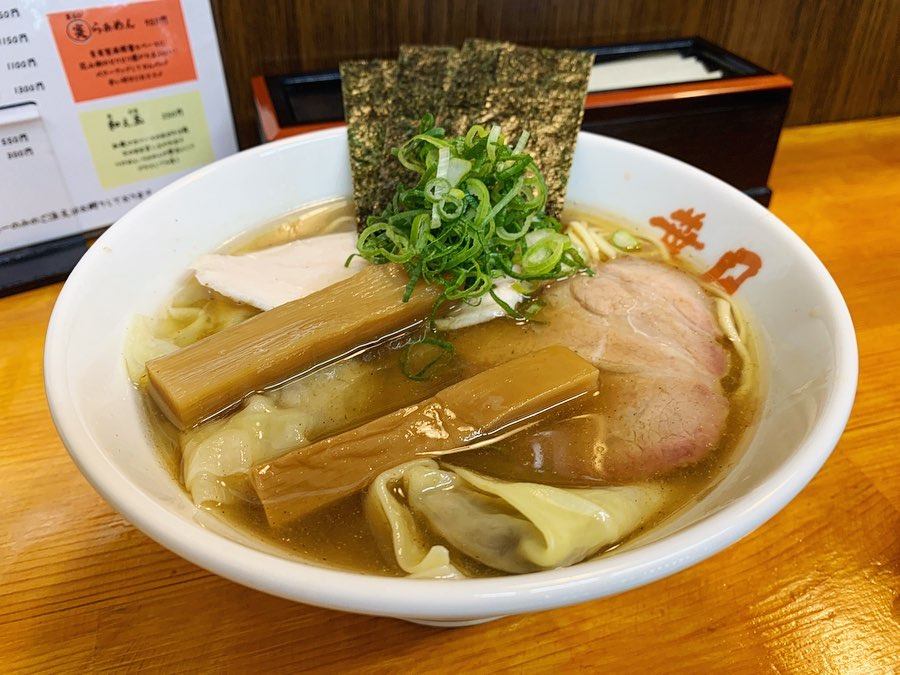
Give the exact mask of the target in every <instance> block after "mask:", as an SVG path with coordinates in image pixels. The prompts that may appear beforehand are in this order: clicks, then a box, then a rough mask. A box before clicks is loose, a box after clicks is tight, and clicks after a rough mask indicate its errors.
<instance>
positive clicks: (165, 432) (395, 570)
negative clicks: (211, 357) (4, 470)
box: [140, 200, 759, 576]
mask: <svg viewBox="0 0 900 675" xmlns="http://www.w3.org/2000/svg"><path fill="white" fill-rule="evenodd" d="M352 212H353V211H352V204H351V203H349V202H348V201H347V200H337V201H335V202H330V203H326V204H320V205H316V206H313V207H310V208H307V209H303V210H300V211H298V212H296V213H293V214H291V215H289V216H288V217H285V218H283V219H280V220H279V221H277V222H275V223H268V224H266V225H264V226H262V227H260V228H257V229H254V230H253V231H251V232H250V233H248V234H247V235H244V236H243V237H241V238H239V239H237V240H234V241H232V242H230V243H229V244H227V245H226V246H225V247H223V252H228V253H244V252H249V251H253V250H259V249H261V248H266V247H269V246H273V245H277V244H281V243H285V242H287V241H291V240H294V239H297V238H302V237H307V236H315V235H316V234H319V233H325V232H328V231H333V230H334V229H336V228H347V227H352V225H351V223H352ZM576 217H577V218H578V219H579V220H582V221H586V222H587V223H588V224H589V225H590V226H592V227H596V228H598V229H600V230H603V231H613V230H615V229H618V228H621V227H623V226H624V227H626V228H627V223H623V221H621V220H619V219H612V218H609V217H607V216H602V215H598V214H590V213H584V212H569V213H567V214H564V217H563V219H562V220H563V222H567V219H571V218H576ZM645 242H646V240H645ZM643 249H644V251H643V253H639V255H644V256H646V257H649V258H653V259H658V258H659V257H660V256H659V254H658V249H657V248H656V247H655V246H650V245H646V246H644V247H643ZM678 266H679V267H680V268H681V269H682V270H683V271H686V272H688V273H690V274H692V275H693V276H695V278H696V274H695V273H694V270H691V269H689V268H688V267H686V265H685V264H684V263H683V262H680V263H678ZM187 287H188V288H187V290H188V291H189V292H188V293H187V295H189V296H194V297H195V298H196V300H194V301H193V302H192V303H191V306H196V307H202V309H203V311H204V312H205V314H206V315H207V316H208V317H209V321H207V324H208V328H207V329H206V330H204V331H202V332H200V333H198V334H197V335H196V336H194V337H195V338H196V339H199V338H201V337H205V336H206V335H208V334H212V333H213V332H216V331H217V330H219V329H221V328H222V327H224V326H225V325H228V323H230V322H233V321H234V320H235V319H234V317H235V316H237V317H239V318H248V317H249V316H252V315H253V314H255V313H256V312H257V310H254V309H252V308H249V307H246V306H244V305H240V304H239V303H236V302H234V301H232V300H230V299H229V298H226V297H224V296H222V295H220V294H218V293H216V292H214V291H210V290H207V289H201V287H200V286H199V284H197V282H196V281H193V280H192V281H189V282H188V283H187ZM182 290H185V289H182ZM541 318H542V320H543V321H545V322H546V323H542V324H537V325H534V326H532V325H524V324H522V323H516V322H514V321H513V320H512V319H507V318H502V319H495V320H494V321H492V322H491V323H489V324H481V325H477V326H472V327H470V328H463V329H460V330H458V331H454V333H455V335H454V337H453V339H459V340H465V339H510V336H513V337H514V336H515V334H516V331H528V330H551V329H552V316H549V317H548V316H546V315H545V316H542V317H541ZM493 333H496V334H497V335H494V337H491V335H492V334H493ZM498 335H499V337H498ZM404 344H405V342H404V340H403V339H395V340H393V341H392V342H390V343H388V344H382V345H380V346H378V347H375V348H372V349H370V350H368V351H367V352H365V353H363V354H362V355H360V356H358V357H354V358H357V359H359V360H360V361H362V362H363V363H365V365H366V367H367V368H368V369H369V370H370V372H371V377H367V379H366V383H367V389H366V395H365V397H364V398H363V399H362V400H361V401H360V400H356V401H355V402H354V404H353V407H352V409H347V410H342V411H339V413H337V414H335V415H334V419H333V420H326V421H324V423H323V424H322V425H320V426H319V429H318V434H317V435H316V436H314V437H312V438H310V439H309V440H310V441H315V440H317V438H318V437H323V436H328V435H333V434H335V433H338V432H340V431H343V430H346V429H347V428H350V427H354V426H358V425H359V424H362V423H364V422H367V421H369V420H371V419H374V418H376V417H379V416H381V415H384V414H387V413H389V412H392V411H394V410H397V409H398V408H401V407H403V406H405V405H409V404H411V403H414V402H417V401H420V400H423V399H425V398H428V397H429V396H431V395H433V394H434V393H435V392H437V391H439V390H440V389H442V388H444V387H446V386H448V385H449V384H452V383H454V382H457V381H459V380H460V379H463V378H465V377H468V376H470V375H472V374H474V372H476V371H477V368H476V367H475V366H473V365H472V364H470V363H468V362H467V361H466V359H465V357H459V356H457V357H455V358H454V360H453V361H452V363H451V364H450V365H448V366H447V367H444V368H442V369H440V370H439V371H438V372H437V373H436V374H435V376H434V377H433V378H431V379H429V380H427V381H423V382H417V381H412V380H410V379H408V378H407V377H406V376H405V375H404V374H403V373H402V372H401V368H400V353H401V349H402V347H403V346H404ZM722 345H723V346H724V347H725V349H726V350H727V353H728V357H729V364H730V365H729V371H728V373H727V375H726V376H725V377H724V378H723V379H722V386H723V389H724V391H725V393H726V395H727V396H728V398H729V413H728V417H727V423H726V429H725V432H724V434H723V435H722V437H721V439H720V442H719V444H718V445H717V447H716V448H715V449H713V451H712V452H710V453H709V455H708V456H707V457H706V458H705V459H704V460H702V461H701V462H699V463H697V464H695V465H693V466H690V467H688V468H685V469H679V470H676V471H673V472H670V473H668V474H666V475H665V476H663V477H662V480H664V481H665V483H666V484H667V486H668V494H669V497H668V500H667V506H666V508H665V510H663V511H662V512H660V513H659V514H657V515H656V516H655V517H654V518H653V519H652V520H651V521H650V522H648V523H646V524H645V525H644V526H643V527H641V528H639V529H638V530H637V531H636V532H634V533H632V534H631V535H630V536H629V537H628V538H627V539H626V540H625V541H623V542H619V543H618V544H616V545H614V546H612V547H609V548H608V549H606V550H605V551H601V552H600V553H599V554H598V555H603V554H604V553H606V552H608V551H609V550H611V549H612V548H617V547H619V546H621V545H622V544H624V543H625V542H626V541H629V540H631V539H634V538H635V537H639V536H641V535H642V534H643V533H644V532H646V531H648V530H649V529H652V528H654V527H656V526H657V525H659V524H660V523H661V522H663V521H665V520H666V519H669V518H671V517H672V516H673V514H675V513H677V512H679V511H680V510H682V509H683V508H685V506H687V505H688V504H690V503H693V502H694V501H696V500H697V499H698V498H700V497H701V496H702V495H704V494H705V493H706V492H708V491H709V490H710V489H711V488H712V487H713V486H714V485H715V483H716V481H717V479H718V478H719V477H720V476H721V475H722V474H723V473H724V472H725V471H726V470H727V469H728V467H729V466H731V465H732V464H733V463H734V461H735V460H736V458H737V456H738V455H739V452H740V450H741V449H742V448H743V446H744V444H745V441H746V438H747V436H748V430H749V429H750V428H751V426H752V424H753V423H754V421H755V418H756V415H757V409H758V400H759V383H758V382H757V381H756V379H757V372H758V364H757V363H756V359H757V357H756V355H755V350H753V348H752V341H751V345H750V347H751V351H750V354H751V356H752V360H751V362H750V363H744V362H743V360H742V358H741V357H740V355H739V354H738V353H736V351H735V349H734V346H733V345H732V343H731V342H730V341H728V340H725V339H723V340H722ZM181 346H183V345H181ZM600 376H601V381H602V377H603V373H602V370H601V375H600ZM747 378H750V379H751V380H752V381H753V382H752V386H749V387H748V386H746V385H745V386H743V387H739V384H740V383H741V382H744V381H746V379H747ZM140 386H141V389H142V390H143V394H144V401H145V410H146V414H147V419H148V420H149V424H150V426H151V428H152V432H153V434H154V436H155V439H156V441H157V447H158V448H159V450H160V456H161V459H162V460H163V462H164V463H165V465H166V466H167V467H168V469H169V470H170V471H171V474H172V476H173V478H174V479H175V480H177V481H179V482H180V483H181V484H182V485H184V483H183V481H182V474H181V442H180V435H179V432H178V431H177V430H176V429H175V428H174V427H173V426H172V425H171V424H170V423H169V422H168V421H167V420H166V419H165V418H164V416H163V415H161V414H160V413H159V412H158V411H157V410H156V408H155V406H154V404H153V403H152V402H151V401H150V399H149V396H147V393H146V386H145V383H142V384H141V385H140ZM577 405H578V408H577V409H575V410H572V409H569V410H568V411H567V413H566V415H567V416H574V415H587V416H590V415H592V414H603V413H604V412H605V411H604V410H603V407H602V405H600V404H599V403H598V402H597V399H596V398H593V397H589V398H587V399H585V400H583V401H581V402H580V403H578V404H577ZM558 421H559V420H557V419H555V418H554V416H553V415H549V416H547V417H546V419H544V420H542V421H541V422H539V423H538V425H537V426H535V427H533V428H531V429H530V430H529V432H530V433H532V434H534V435H539V436H540V437H541V438H542V439H543V441H542V442H543V443H544V446H545V449H546V450H547V452H551V453H552V452H561V451H563V449H565V448H567V447H572V446H576V445H577V444H578V443H580V442H582V441H583V439H581V438H580V437H579V434H578V428H577V425H568V426H566V425H560V424H558V423H557V422H558ZM520 446H521V443H520V442H517V439H516V437H512V438H510V439H507V440H504V441H498V442H497V443H496V444H494V445H492V446H490V447H487V448H482V449H478V450H472V451H469V452H463V453H458V454H454V455H452V456H449V457H446V458H443V459H442V460H441V464H445V465H447V466H460V467H465V468H469V469H473V470H475V471H478V472H480V473H483V474H485V475H488V476H493V477H496V478H499V479H505V480H515V481H529V482H537V483H547V484H556V485H562V486H565V487H597V485H598V483H597V482H596V480H592V479H589V478H585V479H583V480H572V479H567V480H565V481H560V480H558V479H554V477H553V476H548V475H547V473H546V472H544V471H541V470H540V469H538V468H536V467H535V466H534V463H533V462H529V461H528V453H523V452H521V447H520ZM226 482H227V484H228V485H227V487H228V489H229V490H230V491H232V492H233V493H234V494H237V495H239V496H240V499H239V500H238V501H237V503H235V504H231V505H220V504H214V503H206V504H204V505H203V508H204V509H206V510H207V511H208V512H209V513H210V514H214V515H216V516H218V517H221V518H222V519H224V520H225V521H227V522H228V523H230V524H232V525H235V526H236V527H237V528H238V529H240V530H243V531H245V532H248V533H250V534H252V535H253V536H255V537H257V538H259V539H260V540H262V541H263V542H267V543H268V544H272V545H274V546H276V547H277V548H278V549H280V550H281V551H282V552H283V553H284V555H286V556H289V557H297V558H300V559H302V560H304V561H307V562H311V563H314V564H319V565H323V566H327V567H333V568H339V569H345V570H351V571H356V572H365V573H371V574H379V575H388V576H404V572H403V571H402V570H401V569H400V568H399V567H398V566H397V564H396V562H395V561H394V559H393V555H392V554H391V551H390V549H389V548H388V546H389V544H388V545H387V546H386V544H385V543H384V542H378V541H376V539H375V537H374V535H373V534H372V532H371V530H370V528H369V526H368V524H367V521H366V518H365V516H364V514H363V508H362V495H361V494H355V495H353V496H351V497H349V498H345V499H342V500H340V501H338V502H335V503H333V504H332V505H330V506H327V507H325V508H323V509H320V510H319V511H316V512H314V513H312V514H310V515H308V516H305V517H302V518H301V519H299V520H298V521H295V522H294V523H292V524H290V525H288V526H285V527H282V528H278V529H275V528H271V527H270V526H269V525H268V523H267V521H266V517H265V514H264V512H263V509H262V506H261V505H260V503H259V502H258V500H257V499H256V497H255V495H254V493H253V491H252V490H251V489H249V487H248V485H247V482H246V479H244V478H243V477H236V478H235V477H233V478H230V479H227V481H226ZM453 561H454V563H455V564H457V566H458V567H460V569H462V570H463V571H464V572H465V573H466V574H468V575H470V576H498V575H501V574H502V573H501V572H498V571H496V570H493V569H490V568H488V567H485V566H483V565H480V564H479V563H477V562H474V561H472V560H470V559H467V558H465V557H464V556H459V557H454V558H453Z"/></svg>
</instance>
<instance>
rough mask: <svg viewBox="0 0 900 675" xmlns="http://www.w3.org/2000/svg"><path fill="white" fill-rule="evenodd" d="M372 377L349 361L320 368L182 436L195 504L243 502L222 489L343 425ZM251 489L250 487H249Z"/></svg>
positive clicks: (184, 463)
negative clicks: (230, 479) (226, 481)
mask: <svg viewBox="0 0 900 675" xmlns="http://www.w3.org/2000/svg"><path fill="white" fill-rule="evenodd" d="M370 381H371V380H370V375H369V374H368V372H367V371H366V370H365V368H363V367H362V366H361V365H360V364H359V363H357V362H353V361H349V362H342V363H337V364H335V365H333V366H332V367H330V368H325V369H322V370H320V371H318V372H316V373H313V374H312V375H309V376H308V377H304V378H301V379H299V380H297V381H296V382H292V383H290V384H288V385H286V386H285V387H283V388H282V389H280V390H279V391H276V392H272V393H269V394H255V395H253V396H251V397H250V398H249V399H247V402H246V403H245V404H244V407H243V408H242V409H241V410H240V411H238V412H236V413H235V414H233V415H231V416H230V417H228V418H226V419H224V420H219V421H212V422H207V423H206V424H203V425H201V426H199V427H195V428H193V429H190V430H188V431H186V432H184V434H183V435H182V448H183V451H182V462H181V466H182V478H183V480H184V485H185V487H186V488H187V489H188V490H189V491H190V493H191V497H192V498H193V501H194V503H195V504H197V505H200V504H203V503H204V502H216V503H219V504H229V503H233V502H235V501H236V500H238V499H240V498H242V497H241V495H240V494H235V493H234V491H233V490H232V489H229V488H227V487H226V486H225V485H224V484H223V482H224V481H223V479H224V478H227V477H233V476H239V477H245V476H246V475H247V473H248V472H249V470H250V467H251V466H253V465H254V464H259V463H260V462H265V461H268V460H271V459H274V458H276V457H278V456H279V455H281V454H283V453H284V452H285V451H287V450H289V449H291V448H296V447H297V446H299V445H303V444H305V443H306V442H307V441H308V439H309V438H310V437H312V436H316V435H319V434H322V433H327V432H328V431H329V430H330V429H331V428H334V427H339V426H341V425H343V424H345V423H346V419H345V415H344V413H345V412H346V410H348V409H353V408H354V407H359V406H360V405H361V403H362V402H364V401H365V400H366V399H367V397H368V395H369V384H370ZM248 489H249V485H248Z"/></svg>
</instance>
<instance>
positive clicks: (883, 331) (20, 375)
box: [0, 118, 900, 673]
mask: <svg viewBox="0 0 900 675" xmlns="http://www.w3.org/2000/svg"><path fill="white" fill-rule="evenodd" d="M771 184H772V187H773V189H774V191H775V200H774V203H773V210H774V212H775V213H776V214H777V215H778V216H780V217H781V218H782V219H783V220H785V221H786V222H787V223H790V224H791V225H792V227H793V228H794V229H795V230H796V231H797V233H798V234H800V236H802V237H803V238H804V239H805V240H806V242H807V243H808V244H809V245H810V246H811V247H812V249H813V250H814V251H815V252H816V253H817V254H818V255H819V257H820V258H821V259H822V260H823V261H824V262H825V264H826V265H827V267H828V268H829V270H830V271H831V273H832V274H833V275H834V277H835V279H836V280H837V283H838V285H839V286H840V287H841V290H842V291H843V293H844V297H845V298H846V299H847V303H848V304H849V306H850V311H851V312H852V314H853V319H854V321H855V324H856V329H857V333H858V336H859V351H860V378H859V393H858V396H857V400H856V406H855V408H854V411H853V415H852V416H851V418H850V423H849V425H848V427H847V431H846V433H845V434H844V436H843V438H842V439H841V442H840V444H839V445H838V447H837V449H836V450H835V452H834V455H833V456H832V457H831V459H830V460H829V461H828V463H827V464H826V465H825V467H824V468H823V469H822V471H821V472H820V473H819V474H818V475H817V476H816V478H815V479H814V480H813V481H812V483H811V484H810V485H809V486H808V487H807V488H806V489H805V490H803V492H802V493H801V494H800V495H799V496H798V497H797V498H796V499H795V500H794V501H793V502H792V503H791V504H790V505H788V507H787V508H785V509H784V510H783V511H782V512H781V513H780V514H778V515H777V516H776V517H775V518H773V519H772V520H771V521H770V522H768V523H766V524H765V525H763V526H762V527H761V528H759V530H757V531H756V532H755V533H753V534H751V535H750V536H748V537H747V538H746V539H744V540H743V541H741V542H739V543H738V544H736V545H734V546H732V547H731V548H729V549H727V550H726V551H724V552H722V553H719V554H718V555H716V556H714V557H713V558H711V559H710V560H707V561H706V562H703V563H701V564H699V565H696V566H695V567H693V568H690V569H688V570H686V571H684V572H681V573H679V574H676V575H675V576H673V577H670V578H668V579H665V580H662V581H658V582H656V583H654V584H651V585H649V586H646V587H644V588H640V589H637V590H634V591H630V592H628V593H624V594H622V595H619V596H617V597H613V598H607V599H603V600H597V601H594V602H589V603H586V604H582V605H579V606H576V607H570V608H565V609H559V610H554V611H549V612H543V613H539V614H531V615H525V616H517V617H511V618H507V619H501V620H499V621H495V622H493V623H488V624H485V625H481V626H474V627H470V628H457V629H435V628H426V627H422V626H417V625H413V624H409V623H405V622H403V621H397V620H393V619H380V618H371V617H364V616H354V615H351V614H343V613H340V612H334V611H329V610H324V609H317V608H315V607H307V606H305V605H299V604H295V603H292V602H288V601H286V600H281V599H279V598H274V597H270V596H268V595H264V594H262V593H259V592H257V591H252V590H249V589H247V588H243V587H241V586H238V585H237V584H234V583H231V582H229V581H226V580H224V579H221V578H219V577H216V576H213V575H212V574H210V573H208V572H206V571H204V570H202V569H200V568H198V567H195V566H194V565H192V564H190V563H188V562H185V561H184V560H182V559H181V558H178V557H177V556H175V555H174V554H172V553H170V552H169V551H168V550H166V549H164V548H162V547H160V546H159V545H158V544H156V543H155V542H153V541H151V540H150V539H148V538H147V537H145V536H144V535H143V534H141V533H140V532H138V531H137V530H135V529H134V528H133V527H132V526H131V525H129V524H128V523H127V522H125V521H124V520H123V519H122V518H121V517H120V516H119V515H118V514H116V513H115V512H114V511H113V510H112V509H111V508H110V507H109V506H108V505H107V504H106V503H105V502H104V501H103V500H102V499H101V498H100V497H99V495H97V493H95V492H94V490H93V489H92V488H91V487H90V486H89V485H88V484H87V482H86V481H85V480H84V479H83V478H82V477H81V476H80V474H79V473H78V471H77V470H76V468H75V466H74V464H73V463H72V462H71V461H70V460H69V457H68V455H67V454H66V451H65V449H64V448H63V446H62V444H61V442H60V440H59V438H58V437H57V435H56V432H55V431H54V428H53V424H52V422H51V420H50V414H49V412H48V410H47V404H46V401H45V398H44V390H43V385H42V379H41V359H42V348H43V342H44V332H45V329H46V325H47V319H48V317H49V316H50V310H51V309H52V307H53V302H54V300H55V299H56V295H57V293H58V291H59V286H50V287H48V288H43V289H39V290H35V291H31V292H28V293H24V294H21V295H18V296H14V297H9V298H5V299H2V300H0V344H2V351H0V466H2V471H0V554H2V559H0V636H2V638H0V671H3V672H7V671H9V670H48V669H49V670H54V671H79V672H83V671H86V670H109V669H114V670H120V669H135V670H136V669H138V668H149V669H152V670H164V671H170V670H192V671H194V670H197V671H222V670H226V671H232V672H242V671H251V670H253V671H257V672H268V671H285V670H292V671H296V670H301V669H315V670H322V671H342V672H343V671H363V670H364V671H366V672H392V671H393V672H396V671H401V672H402V671H410V672H420V671H442V670H450V671H453V670H457V671H460V670H465V671H473V670H474V671H495V670H515V671H524V672H536V671H551V670H556V671H560V670H563V671H570V670H577V669H583V670H597V671H599V672H602V671H603V670H605V669H613V672H686V673H705V672H710V671H716V672H750V673H753V672H764V671H775V672H816V673H823V672H828V673H831V672H835V673H850V672H853V673H856V672H860V673H863V672H865V673H876V672H892V670H893V668H895V667H897V666H898V664H900V657H898V655H900V229H898V227H900V218H898V214H900V118H895V119H885V120H875V121H863V122H853V123H845V124H834V125H827V126H818V127H805V128H795V129H789V130H787V131H785V132H784V135H783V137H782V140H781V147H780V148H779V152H778V158H777V161H776V164H775V169H774V173H773V176H772V181H771Z"/></svg>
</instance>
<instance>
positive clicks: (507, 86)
mask: <svg viewBox="0 0 900 675" xmlns="http://www.w3.org/2000/svg"><path fill="white" fill-rule="evenodd" d="M593 64H594V55H593V54H592V53H590V52H578V51H571V50H553V49H538V48H533V47H519V46H514V47H513V48H512V49H504V50H502V51H501V52H500V54H499V57H498V60H497V68H496V71H495V74H496V76H495V83H494V85H493V87H492V88H491V91H490V93H489V94H488V96H487V100H486V101H485V104H484V110H483V113H482V121H483V123H485V124H499V125H500V127H501V128H502V130H503V136H504V137H505V138H506V142H507V143H515V142H516V140H517V139H518V137H519V135H520V134H521V133H522V131H524V130H527V131H528V132H529V134H530V140H529V141H528V145H527V148H526V149H527V152H528V153H529V154H531V155H532V156H533V157H534V158H535V163H536V164H537V166H538V168H539V169H540V170H541V173H543V175H544V180H546V182H547V213H549V214H551V215H555V216H558V215H559V213H560V212H561V211H562V207H563V202H565V198H566V184H567V183H568V179H569V171H570V169H571V168H572V156H573V155H574V153H575V142H576V141H577V139H578V130H579V129H580V128H581V120H582V118H583V116H584V97H585V96H586V95H587V88H588V80H589V79H590V74H591V67H592V66H593Z"/></svg>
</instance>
